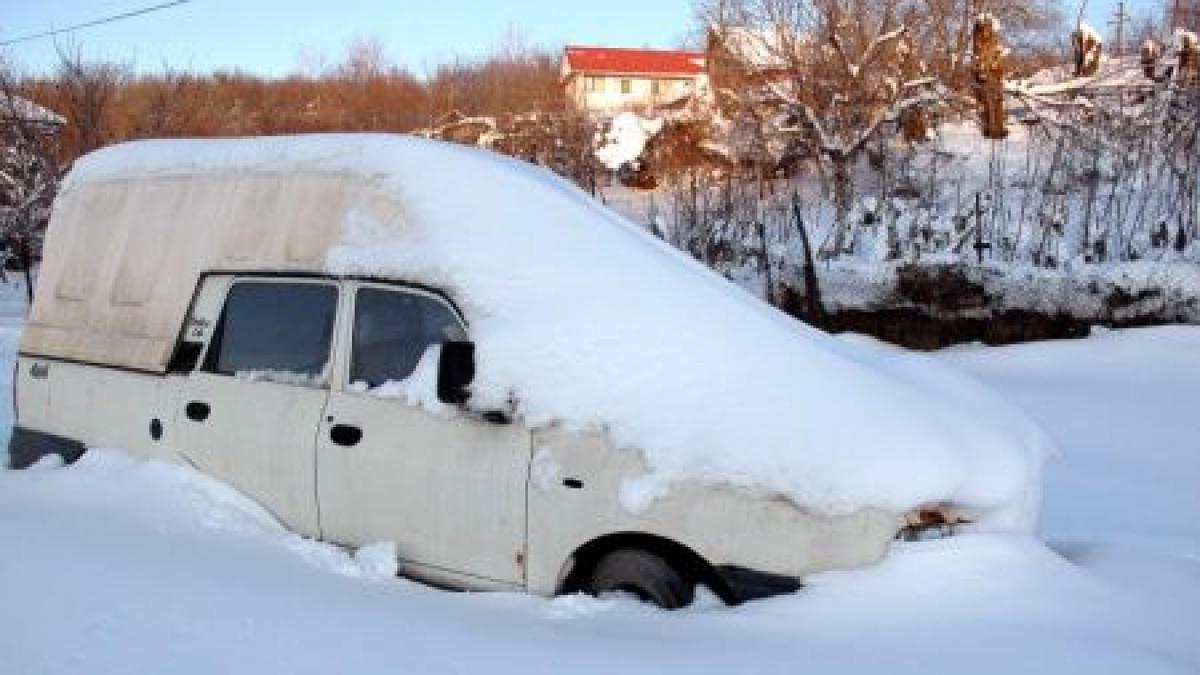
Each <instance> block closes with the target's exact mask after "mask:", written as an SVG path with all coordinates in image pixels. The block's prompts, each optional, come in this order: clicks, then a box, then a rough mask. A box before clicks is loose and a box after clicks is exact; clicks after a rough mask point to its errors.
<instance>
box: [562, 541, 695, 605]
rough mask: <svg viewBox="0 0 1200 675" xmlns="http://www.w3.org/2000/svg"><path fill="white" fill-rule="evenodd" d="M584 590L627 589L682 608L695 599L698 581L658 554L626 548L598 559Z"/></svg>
mask: <svg viewBox="0 0 1200 675" xmlns="http://www.w3.org/2000/svg"><path fill="white" fill-rule="evenodd" d="M584 590H586V591H587V592H588V593H590V594H592V595H600V594H601V593H611V592H616V591H624V592H626V593H632V594H634V595H636V596H637V597H638V598H639V599H640V600H642V602H650V603H653V604H655V605H658V606H659V607H662V608H663V609H679V608H681V607H686V606H688V605H690V604H691V603H692V599H693V598H694V597H695V595H696V582H695V581H692V580H689V579H687V578H686V577H684V576H683V575H682V574H680V573H679V571H678V570H676V569H675V568H674V567H671V565H670V564H668V563H667V561H666V560H664V559H663V558H662V557H661V556H659V555H657V554H654V553H651V552H649V551H643V550H641V549H636V548H623V549H618V550H616V551H613V552H612V553H609V554H607V555H605V556H604V557H603V558H601V559H600V560H599V561H598V562H597V563H596V567H595V568H594V569H593V570H592V577H591V579H590V580H589V581H588V584H587V587H586V588H585V589H584Z"/></svg>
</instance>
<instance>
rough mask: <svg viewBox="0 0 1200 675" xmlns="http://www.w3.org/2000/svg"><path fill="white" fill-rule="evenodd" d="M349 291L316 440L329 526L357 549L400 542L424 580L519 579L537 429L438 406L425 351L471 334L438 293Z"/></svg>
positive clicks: (325, 527) (411, 568) (374, 288)
mask: <svg viewBox="0 0 1200 675" xmlns="http://www.w3.org/2000/svg"><path fill="white" fill-rule="evenodd" d="M350 291H351V293H350V294H349V296H350V297H348V298H347V299H348V300H350V301H351V302H352V304H353V309H352V311H350V312H347V314H346V316H347V317H348V318H349V317H353V319H352V320H348V321H346V322H345V326H344V327H343V330H344V331H345V333H344V335H343V336H342V344H345V345H347V346H349V350H346V351H347V352H348V353H347V354H345V355H344V356H345V357H346V358H344V359H343V362H342V363H341V367H340V369H339V371H338V373H339V374H338V376H337V381H336V382H335V383H334V387H333V391H332V392H331V394H330V397H329V405H328V407H327V409H326V415H325V418H324V420H323V424H322V429H321V432H320V434H319V436H318V442H317V445H318V451H317V452H318V471H317V476H318V494H319V498H320V499H319V500H320V506H321V529H322V531H323V532H324V534H325V536H326V537H327V538H330V539H332V540H335V541H338V542H340V543H343V544H347V545H351V546H359V545H362V544H366V543H369V542H373V541H393V542H395V543H396V544H397V546H398V549H399V552H400V557H401V558H402V559H403V561H404V563H405V564H406V566H407V567H406V571H408V572H409V573H411V574H415V575H418V576H426V577H432V578H434V579H438V578H446V577H442V576H441V575H440V574H439V572H450V573H457V574H461V575H467V576H469V577H473V578H476V579H480V580H491V581H493V582H501V583H502V584H511V585H520V584H523V583H524V578H525V574H524V556H525V487H526V479H527V476H528V468H529V456H530V442H531V438H530V433H529V432H528V431H527V430H525V429H524V428H523V427H522V426H520V425H498V424H490V423H488V422H485V421H482V420H478V419H475V418H471V417H468V416H466V415H465V414H462V413H461V412H460V411H458V410H457V409H456V408H453V407H450V406H442V405H440V404H439V403H438V402H437V398H436V373H437V363H436V356H437V354H438V350H436V349H430V347H431V346H435V345H438V344H440V343H442V342H446V341H455V340H463V339H465V335H466V333H465V330H464V325H463V322H462V321H461V319H460V318H459V316H458V314H457V312H456V311H455V310H454V308H453V307H452V306H451V305H450V304H449V303H447V302H446V301H445V300H444V299H443V298H441V297H439V296H438V295H436V294H434V293H429V292H425V291H422V290H418V289H412V288H403V287H398V286H390V285H384V284H372V283H365V282H364V283H354V284H352V286H351V288H350ZM450 578H451V579H455V580H457V581H460V582H461V581H463V579H457V578H454V577H450ZM466 581H467V583H470V580H469V579H467V580H466ZM482 585H485V586H486V585H488V584H486V583H485V584H482Z"/></svg>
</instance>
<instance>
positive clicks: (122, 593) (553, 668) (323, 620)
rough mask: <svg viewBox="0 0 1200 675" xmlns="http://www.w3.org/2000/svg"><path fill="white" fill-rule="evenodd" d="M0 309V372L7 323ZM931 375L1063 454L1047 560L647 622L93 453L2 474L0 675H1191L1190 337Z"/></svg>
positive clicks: (1193, 387) (884, 567) (160, 467)
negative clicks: (995, 406)
mask: <svg viewBox="0 0 1200 675" xmlns="http://www.w3.org/2000/svg"><path fill="white" fill-rule="evenodd" d="M7 300H8V299H7V298H6V297H5V294H4V293H0V352H2V353H3V354H4V355H5V360H4V361H3V362H0V379H3V378H7V377H8V376H9V373H10V372H11V369H10V368H9V363H10V361H9V360H10V359H11V358H12V352H13V349H14V347H15V338H16V332H17V330H18V329H19V320H16V319H14V318H13V317H11V316H9V315H8V314H5V313H4V312H6V311H7V310H9V309H11V308H12V307H16V306H17V305H19V303H10V302H8V301H7ZM844 341H846V342H852V343H855V344H856V345H859V346H860V348H862V349H869V350H873V351H879V352H885V353H901V352H899V350H897V349H896V348H893V347H888V346H886V345H879V344H878V343H874V342H872V341H871V340H869V339H866V338H853V337H850V338H845V339H844ZM937 358H939V359H940V360H944V361H947V362H949V363H950V364H951V365H952V366H953V367H956V368H962V369H965V370H967V371H969V372H971V373H973V374H974V375H975V376H977V377H979V378H981V379H982V380H983V381H985V382H986V383H987V384H988V386H990V387H993V388H995V389H996V390H997V391H998V392H1000V393H1001V394H1002V395H1003V396H1005V397H1006V398H1009V399H1011V400H1013V401H1015V402H1017V403H1018V404H1019V405H1020V406H1021V407H1022V408H1023V409H1025V410H1026V411H1028V413H1029V414H1031V415H1034V416H1035V417H1036V418H1037V419H1038V420H1039V421H1040V422H1042V423H1043V424H1044V425H1045V427H1046V429H1047V431H1048V433H1049V434H1050V435H1051V436H1052V437H1053V438H1054V439H1055V441H1056V442H1057V443H1058V445H1059V447H1060V448H1061V456H1060V457H1059V458H1058V461H1056V462H1053V463H1051V465H1050V466H1049V469H1048V473H1047V483H1046V500H1045V518H1044V519H1043V521H1042V525H1041V535H1042V536H1043V537H1044V538H1045V539H1046V540H1047V541H1048V543H1049V546H1046V545H1043V544H1041V543H1039V542H1038V541H1037V540H1035V539H1033V538H1031V537H1029V536H1025V535H1014V534H999V533H992V534H984V533H980V534H969V535H963V536H957V537H953V538H950V539H946V540H941V541H931V542H920V543H913V544H897V545H895V546H894V547H893V549H892V551H891V552H890V554H889V556H888V557H887V559H886V560H885V561H884V562H883V563H881V564H880V565H878V566H875V567H872V568H868V569H863V570H857V571H848V572H837V573H828V574H822V575H817V576H815V577H812V578H810V579H808V580H807V585H806V587H805V588H804V589H803V590H801V591H800V592H799V593H796V594H794V595H788V596H780V597H776V598H772V599H769V600H764V601H758V602H753V603H749V604H747V605H743V606H741V607H737V608H727V607H723V606H721V605H719V604H717V603H715V602H713V601H712V600H711V598H708V597H707V596H706V595H705V596H702V600H701V601H698V602H697V603H696V604H694V605H693V606H692V607H690V608H688V609H686V610H682V611H680V612H663V611H658V610H655V609H652V608H649V607H646V606H643V605H639V604H637V603H635V602H633V601H632V600H630V599H628V598H625V597H619V596H618V597H605V598H601V599H593V598H589V597H585V596H567V597H562V598H556V599H553V600H546V599H543V598H536V597H531V596H525V595H521V594H499V593H497V594H471V593H449V592H445V591H438V590H434V589H430V588H426V587H424V586H420V585H417V584H414V583H411V582H407V581H404V580H396V579H391V578H390V575H389V574H388V572H389V568H388V565H387V563H388V559H389V557H390V556H392V555H394V553H393V552H392V551H391V550H390V546H391V545H390V544H388V543H386V542H381V543H378V544H372V545H370V546H366V547H363V549H360V550H359V551H358V552H356V553H354V554H349V553H346V552H344V551H342V550H341V549H338V548H336V547H332V546H328V545H325V544H321V543H319V542H314V541H311V540H306V539H302V538H300V537H298V536H296V535H293V534H290V533H287V532H285V531H283V530H281V529H279V528H278V527H277V526H276V525H275V524H274V522H273V521H272V520H271V519H270V517H269V516H267V515H266V514H265V513H264V512H263V511H262V510H261V509H259V508H258V507H257V506H256V505H255V504H253V503H252V502H251V501H249V500H247V499H245V498H242V497H240V496H239V495H237V494H236V493H235V492H234V491H233V490H231V489H229V488H227V487H225V486H223V485H221V484H219V483H216V482H215V481H212V480H211V479H208V478H206V477H204V476H202V475H200V474H198V473H196V472H195V471H193V470H191V469H189V468H187V467H182V466H168V465H164V464H160V463H137V462H133V461H130V460H129V459H127V458H126V457H125V456H124V455H123V454H121V453H118V452H115V451H103V450H100V451H93V452H91V453H89V454H88V455H86V456H85V458H84V459H83V460H82V461H81V462H79V463H77V464H75V465H72V466H69V467H65V468H56V465H55V464H53V463H47V464H45V465H42V466H39V467H38V468H37V469H35V470H32V471H19V472H18V471H3V470H0V542H3V544H4V547H3V548H0V599H2V601H0V671H2V672H5V673H9V672H11V673H22V674H25V673H29V674H37V675H74V674H75V673H80V672H87V673H94V674H95V675H110V674H116V673H121V674H131V673H165V672H169V673H174V674H178V675H193V674H195V675H200V674H209V673H230V674H235V673H247V674H249V673H256V674H258V673H289V674H295V675H307V674H309V673H312V674H317V673H355V674H356V675H372V674H374V673H381V674H382V673H395V672H415V673H480V672H487V673H496V674H503V673H521V674H522V675H529V674H530V673H555V672H572V673H603V674H605V675H608V674H611V673H662V672H687V673H693V674H696V675H703V674H705V673H729V672H753V673H795V672H805V671H811V672H817V673H826V674H828V675H859V674H861V675H876V674H878V673H894V674H896V675H909V674H912V675H918V674H919V675H942V674H945V675H952V674H953V675H958V674H960V673H963V672H970V673H973V674H975V675H993V674H994V675H1011V674H1012V673H1033V674H1041V673H1045V674H1047V675H1060V674H1061V673H1074V672H1079V673H1085V672H1086V673H1096V674H1122V675H1158V674H1163V675H1166V674H1172V675H1191V674H1194V673H1196V672H1200V642H1198V641H1197V640H1196V626H1197V625H1200V610H1198V609H1197V608H1198V607H1200V518H1198V517H1197V516H1198V515H1200V493H1198V492H1197V491H1196V489H1195V486H1196V485H1197V484H1200V454H1198V453H1197V452H1196V438H1198V437H1200V426H1198V423H1197V421H1196V420H1197V418H1196V415H1195V414H1194V412H1195V406H1196V402H1197V401H1198V400H1200V380H1197V378H1196V373H1197V372H1200V328H1195V327H1190V328H1155V329H1139V330H1128V331H1120V332H1111V333H1109V332H1102V333H1100V334H1098V335H1096V336H1094V337H1093V338H1091V339H1087V340H1079V341H1062V342H1049V343H1040V344H1030V345H1023V346H1016V347H1008V348H999V349H994V348H981V347H968V348H959V349H954V350H950V351H946V352H943V353H941V354H939V355H938V357H937ZM0 384H3V385H5V386H0V399H5V400H2V401H0V429H3V430H5V431H6V430H7V428H8V426H9V424H10V422H11V420H10V418H9V417H8V414H9V413H8V411H9V406H8V401H7V400H6V399H7V396H8V393H9V390H8V387H7V384H8V383H7V382H3V383H0ZM2 452H3V451H2V450H0V454H2Z"/></svg>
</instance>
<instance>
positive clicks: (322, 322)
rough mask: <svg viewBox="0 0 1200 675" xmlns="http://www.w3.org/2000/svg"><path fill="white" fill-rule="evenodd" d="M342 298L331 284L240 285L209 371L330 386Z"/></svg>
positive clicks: (228, 307) (223, 319)
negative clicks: (332, 345)
mask: <svg viewBox="0 0 1200 675" xmlns="http://www.w3.org/2000/svg"><path fill="white" fill-rule="evenodd" d="M337 296H338V294H337V288H336V287H335V286H332V285H330V284H318V283H299V282H259V281H253V282H238V283H236V284H234V286H233V288H231V289H230V290H229V294H228V296H227V297H226V300H225V309H224V311H223V312H222V314H221V322H220V325H219V326H218V328H217V334H216V335H215V336H214V338H213V341H214V342H213V345H212V347H211V348H210V349H209V353H208V356H207V357H206V358H205V370H208V371H210V372H215V373H220V374H223V375H235V376H238V377H243V378H247V379H251V380H268V381H273V382H282V383H285V384H297V385H307V386H324V385H326V384H327V383H328V381H329V360H330V359H329V347H330V343H331V342H332V338H333V324H334V316H335V314H336V312H337Z"/></svg>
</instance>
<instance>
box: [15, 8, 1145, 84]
mask: <svg viewBox="0 0 1200 675" xmlns="http://www.w3.org/2000/svg"><path fill="white" fill-rule="evenodd" d="M158 1H159V0H0V7H2V8H3V11H0V40H4V39H10V38H14V37H19V36H22V35H26V34H29V33H35V32H40V31H44V30H48V29H51V28H61V27H64V26H68V25H71V24H75V23H80V22H83V21H88V20H91V19H96V18H100V17H104V16H108V15H112V14H117V13H121V12H125V11H130V10H134V9H139V8H141V7H145V6H148V5H153V4H157V2H158ZM1152 3H1155V0H1133V1H1132V2H1131V5H1132V6H1134V7H1135V8H1136V7H1144V6H1150V5H1151V4H1152ZM1070 4H1071V6H1073V7H1074V6H1077V5H1075V3H1073V2H1072V3H1070ZM1088 5H1089V11H1088V15H1089V17H1090V19H1091V21H1092V22H1093V23H1094V24H1095V25H1096V27H1097V28H1100V29H1104V28H1105V24H1104V19H1105V17H1106V16H1108V15H1109V13H1110V12H1111V7H1112V6H1113V5H1115V0H1090V1H1089V3H1088ZM1068 11H1069V13H1071V14H1074V11H1075V10H1074V9H1072V10H1068ZM694 25H695V22H694V18H693V10H692V1H691V0H600V1H599V2H567V1H565V0H507V1H503V0H502V1H492V2H487V1H483V0H415V1H414V0H192V1H191V2H190V3H189V4H186V5H182V6H179V7H174V8H171V9H166V10H163V11H161V12H156V13H152V14H147V15H144V16H140V17H135V18H131V19H128V20H124V21H120V22H115V23H111V24H108V25H104V26H98V27H95V28H89V29H85V30H81V31H78V32H77V33H74V40H75V41H76V42H77V43H78V44H79V46H80V47H82V49H83V50H84V54H85V55H86V56H94V57H103V58H110V59H116V60H121V61H127V62H132V63H133V64H134V65H135V67H137V68H138V69H139V70H156V69H158V68H159V67H160V66H161V65H162V64H163V63H164V62H166V63H169V64H171V66H173V67H175V68H187V69H193V70H200V71H208V70H212V69H215V68H233V67H238V68H241V69H242V70H247V71H250V72H255V73H259V74H263V75H281V74H285V73H288V72H291V71H294V70H296V69H297V67H298V66H299V65H300V64H301V62H302V58H301V54H302V53H303V52H306V53H308V54H317V55H324V57H325V58H327V59H328V60H331V61H336V60H338V59H339V58H340V55H341V54H342V53H343V51H344V49H345V46H346V44H347V43H348V42H349V41H350V40H351V39H353V38H354V37H356V36H378V37H379V38H380V39H381V40H382V41H383V43H384V45H385V46H386V49H387V55H388V57H389V58H390V59H392V60H393V61H395V62H398V63H401V64H403V65H405V66H408V67H409V68H411V69H412V70H413V71H414V72H415V73H417V74H420V73H422V72H423V70H424V68H425V67H426V66H429V65H432V64H435V63H437V62H439V61H443V60H446V59H449V58H451V57H454V56H475V55H482V54H485V53H486V52H487V51H488V50H489V49H490V48H492V47H494V46H495V45H496V44H498V43H499V42H500V41H501V40H502V38H503V36H504V35H505V34H506V33H507V32H509V27H510V26H511V27H514V28H515V29H516V30H517V32H518V33H519V34H520V35H522V36H523V38H524V39H525V40H526V41H527V42H528V43H530V44H533V45H543V46H551V47H558V46H561V45H562V44H564V43H580V44H601V45H620V46H636V47H642V46H650V47H676V46H679V45H680V44H681V43H682V42H683V41H684V40H685V39H686V37H687V36H688V33H689V31H691V30H693V29H694ZM60 39H61V38H60ZM0 50H2V51H3V52H4V53H6V54H7V56H8V57H9V58H10V59H11V60H13V61H15V62H16V63H17V64H18V65H20V66H21V67H23V68H24V69H26V70H27V71H31V72H35V73H36V72H44V71H45V70H46V69H48V68H49V67H51V64H53V63H54V60H55V53H54V41H53V40H50V39H43V40H37V41H33V42H26V43H22V44H18V45H13V46H10V47H7V48H0Z"/></svg>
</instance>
